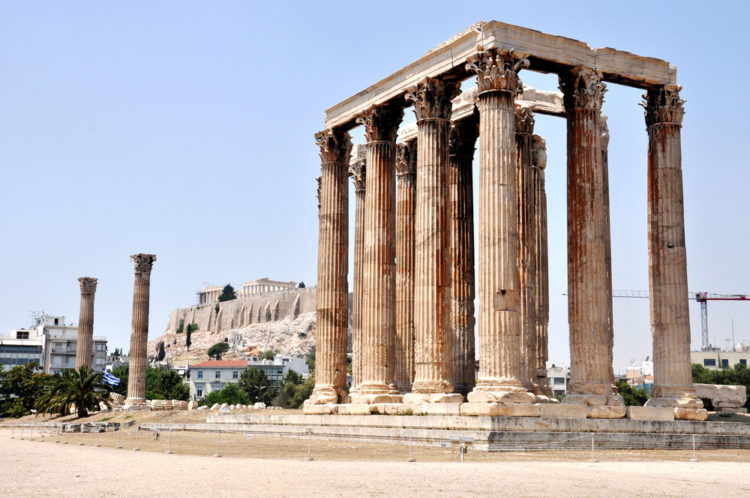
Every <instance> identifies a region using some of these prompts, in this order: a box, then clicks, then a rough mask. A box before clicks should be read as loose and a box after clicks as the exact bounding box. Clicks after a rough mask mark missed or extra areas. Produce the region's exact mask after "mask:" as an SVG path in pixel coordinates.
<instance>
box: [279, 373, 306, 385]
mask: <svg viewBox="0 0 750 498" xmlns="http://www.w3.org/2000/svg"><path fill="white" fill-rule="evenodd" d="M288 382H291V383H292V384H294V385H298V384H302V382H303V381H302V376H301V375H300V374H298V373H297V372H295V371H294V370H289V371H288V372H287V373H286V374H284V377H283V378H282V379H281V384H282V385H283V384H286V383H288Z"/></svg>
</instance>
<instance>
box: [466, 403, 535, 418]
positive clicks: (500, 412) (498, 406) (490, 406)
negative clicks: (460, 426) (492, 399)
mask: <svg viewBox="0 0 750 498" xmlns="http://www.w3.org/2000/svg"><path fill="white" fill-rule="evenodd" d="M461 415H467V416H480V417H538V416H539V406H538V405H536V404H533V403H488V402H478V403H477V402H468V403H464V404H463V405H461Z"/></svg>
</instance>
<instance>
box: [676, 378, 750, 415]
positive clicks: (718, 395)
mask: <svg viewBox="0 0 750 498" xmlns="http://www.w3.org/2000/svg"><path fill="white" fill-rule="evenodd" d="M693 387H694V388H695V396H697V397H699V398H708V399H710V400H711V404H712V405H714V408H716V409H717V410H720V411H727V412H735V413H745V412H747V408H744V405H745V403H747V388H745V386H720V385H713V384H693ZM683 407H684V408H688V407H689V398H688V399H686V400H685V404H684V405H683Z"/></svg>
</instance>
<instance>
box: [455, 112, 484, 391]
mask: <svg viewBox="0 0 750 498" xmlns="http://www.w3.org/2000/svg"><path fill="white" fill-rule="evenodd" d="M478 136H479V113H478V112H476V111H475V112H474V114H472V115H471V116H469V117H467V118H464V119H462V120H460V121H457V122H454V123H453V125H452V126H451V134H450V144H449V145H450V167H449V168H448V189H449V191H450V206H449V211H450V282H451V284H450V289H451V295H450V327H449V331H450V334H451V343H452V350H453V359H452V363H453V379H452V381H453V390H454V391H455V392H458V393H461V394H463V395H466V394H468V393H469V391H471V389H472V388H473V387H474V383H475V376H476V375H475V373H476V372H475V371H476V360H475V359H474V323H475V321H474V295H475V293H474V200H473V196H474V194H473V188H472V176H473V175H472V166H473V162H474V146H475V144H476V141H477V137H478Z"/></svg>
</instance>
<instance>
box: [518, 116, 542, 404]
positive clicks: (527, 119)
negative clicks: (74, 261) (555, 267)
mask: <svg viewBox="0 0 750 498" xmlns="http://www.w3.org/2000/svg"><path fill="white" fill-rule="evenodd" d="M533 132H534V113H533V112H532V110H531V109H530V108H528V107H521V106H518V105H517V106H516V177H517V182H518V184H517V186H518V196H517V199H518V237H519V241H520V243H519V246H518V247H519V251H518V273H519V278H520V281H521V379H522V380H523V383H524V387H526V389H528V390H529V391H531V392H533V393H535V394H541V391H540V390H539V386H538V385H537V383H536V377H537V372H536V365H537V351H536V349H537V340H536V322H537V320H536V311H537V310H536V289H535V286H536V283H537V281H536V271H537V270H536V257H535V256H536V254H535V251H536V246H535V245H534V242H535V237H536V235H535V230H536V223H535V220H534V216H535V209H536V190H535V189H534V185H533V183H532V172H531V143H532V134H533Z"/></svg>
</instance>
